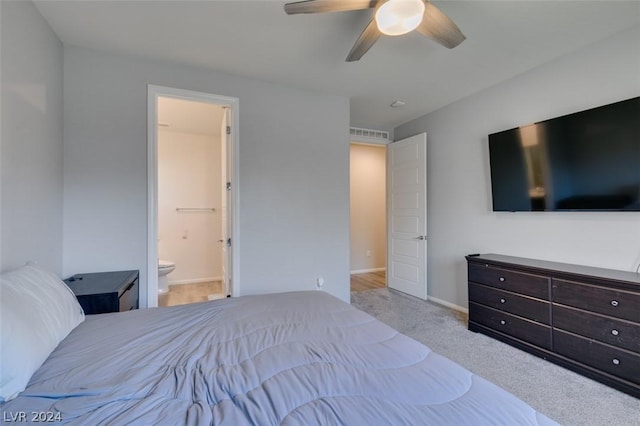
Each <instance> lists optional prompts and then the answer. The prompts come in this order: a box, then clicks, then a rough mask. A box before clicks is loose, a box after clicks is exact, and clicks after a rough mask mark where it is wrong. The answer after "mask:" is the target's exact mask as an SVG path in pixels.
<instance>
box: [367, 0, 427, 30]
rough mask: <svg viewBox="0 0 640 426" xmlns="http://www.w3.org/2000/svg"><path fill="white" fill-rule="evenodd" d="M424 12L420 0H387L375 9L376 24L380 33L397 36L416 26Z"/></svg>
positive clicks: (422, 3)
mask: <svg viewBox="0 0 640 426" xmlns="http://www.w3.org/2000/svg"><path fill="white" fill-rule="evenodd" d="M423 14H424V2H423V1H422V0H389V1H388V2H386V3H385V4H383V5H382V6H380V8H379V9H378V10H377V11H376V17H375V19H376V24H377V25H378V29H379V30H380V32H381V33H382V34H386V35H390V36H397V35H402V34H406V33H408V32H410V31H412V30H414V29H416V28H417V27H418V25H420V23H421V22H422V15H423Z"/></svg>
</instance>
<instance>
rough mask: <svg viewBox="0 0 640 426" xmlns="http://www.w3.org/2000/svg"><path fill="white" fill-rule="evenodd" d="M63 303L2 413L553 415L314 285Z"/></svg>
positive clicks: (527, 421) (142, 420)
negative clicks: (191, 299) (51, 340)
mask: <svg viewBox="0 0 640 426" xmlns="http://www.w3.org/2000/svg"><path fill="white" fill-rule="evenodd" d="M49 279H51V280H52V279H53V278H52V277H51V276H49ZM4 281H5V280H3V286H4V285H5V283H4ZM9 281H11V280H9ZM34 281H37V279H35V280H34ZM57 281H58V282H59V283H62V282H61V281H60V280H59V279H58V280H57ZM62 285H64V283H62ZM14 287H15V285H14ZM64 291H65V290H64V289H63V290H60V292H59V293H63V292H64ZM7 294H10V293H9V292H8V291H7V290H6V289H5V288H4V287H3V296H4V295H7ZM59 296H60V294H58V296H57V297H59ZM65 297H66V296H65ZM69 303H70V304H71V305H72V302H69ZM5 307H6V306H4V305H3V308H5ZM73 309H74V310H75V311H74V315H75V316H78V317H82V318H80V320H79V321H78V324H76V325H73V326H72V327H71V330H70V331H69V332H68V334H67V335H65V336H64V337H63V338H61V340H60V341H59V342H58V343H56V345H55V349H53V350H52V352H51V353H50V354H47V356H46V359H45V360H44V363H42V365H41V366H38V367H37V368H36V369H35V371H34V372H33V374H32V375H30V377H29V378H28V382H27V384H26V388H25V389H24V390H22V391H21V392H19V393H18V394H17V395H4V397H5V402H3V403H1V404H0V412H1V413H0V416H3V418H4V420H5V421H7V419H8V418H9V419H10V418H11V416H12V417H13V418H16V416H18V415H22V414H21V413H24V414H25V416H26V420H27V422H28V421H31V420H34V419H33V418H32V416H33V415H34V414H35V415H40V416H45V417H46V416H47V415H48V416H50V418H51V420H53V421H59V422H62V423H68V424H79V425H89V424H91V425H98V424H116V425H119V424H123V425H124V424H127V425H129V424H140V425H148V424H154V425H181V424H190V425H208V424H214V425H277V424H281V425H417V424H425V425H426V424H434V425H483V424H492V425H493V424H503V425H516V424H517V425H538V424H542V425H547V424H549V425H550V424H555V423H554V422H553V421H551V420H550V419H549V418H547V417H545V416H544V415H542V414H541V413H539V412H537V411H535V410H534V409H533V408H531V407H530V406H528V405H527V404H525V403H524V402H523V401H521V400H519V399H518V398H516V397H515V396H513V395H512V394H510V393H508V392H506V391H504V390H502V389H501V388H499V387H497V386H496V385H494V384H492V383H490V382H488V381H486V380H484V379H482V378H481V377H478V376H475V375H473V374H472V373H470V372H469V371H467V370H465V369H464V368H462V367H460V366H459V365H457V364H455V363H453V362H452V361H450V360H448V359H446V358H444V357H442V356H440V355H438V354H436V353H434V352H432V351H431V350H430V349H429V348H428V347H426V346H424V345H423V344H421V343H418V342H416V341H415V340H412V339H411V338H409V337H407V336H404V335H402V334H400V333H398V332H397V331H395V330H394V329H392V328H390V327H388V326H386V325H384V324H383V323H381V322H379V321H377V320H376V319H374V318H373V317H371V316H369V315H368V314H366V313H364V312H362V311H359V310H358V309H356V308H354V307H352V306H350V305H349V304H347V303H344V302H342V301H341V300H339V299H337V298H335V297H333V296H331V295H329V294H327V293H324V292H320V291H310V292H293V293H281V294H271V295H261V296H244V297H238V298H231V299H223V300H217V301H212V302H204V303H198V304H192V305H183V306H175V307H167V308H154V309H142V310H135V311H129V312H124V313H113V314H102V315H93V316H87V317H86V318H84V316H83V315H80V314H78V313H77V308H75V307H73ZM3 315H5V312H3ZM4 319H5V318H3V320H4ZM77 320H78V318H76V319H74V320H72V321H71V323H73V322H75V321H77ZM14 322H15V321H14ZM2 327H3V329H2V332H3V340H4V337H5V336H4V335H5V334H6V333H7V332H8V331H7V330H6V327H5V324H4V323H3V325H2ZM3 343H6V340H4V341H3ZM5 355H6V354H4V348H3V356H5ZM16 362H18V361H16ZM2 368H3V369H5V366H4V365H3V367H2ZM4 373H6V371H5V372H3V374H4ZM4 383H5V384H6V381H5V382H4ZM3 392H4V391H3ZM5 393H6V392H5ZM40 413H44V414H40ZM54 416H55V418H54ZM35 420H36V421H37V420H38V419H35Z"/></svg>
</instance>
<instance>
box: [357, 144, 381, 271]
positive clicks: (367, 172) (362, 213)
mask: <svg viewBox="0 0 640 426" xmlns="http://www.w3.org/2000/svg"><path fill="white" fill-rule="evenodd" d="M386 158H387V148H386V146H373V145H361V144H351V149H350V174H351V176H350V189H351V191H350V197H351V273H358V272H370V271H372V270H380V269H383V268H385V267H386V263H387V257H386V251H387V229H386V205H387V204H386Z"/></svg>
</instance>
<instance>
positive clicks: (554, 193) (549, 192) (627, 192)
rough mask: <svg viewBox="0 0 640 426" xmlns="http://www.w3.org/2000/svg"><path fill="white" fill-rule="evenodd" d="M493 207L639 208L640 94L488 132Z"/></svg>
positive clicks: (557, 208) (607, 209)
mask: <svg viewBox="0 0 640 426" xmlns="http://www.w3.org/2000/svg"><path fill="white" fill-rule="evenodd" d="M489 157H490V167H491V190H492V198H493V210H494V211H636V212H637V211H640V97H637V98H632V99H628V100H625V101H621V102H616V103H613V104H610V105H605V106H601V107H598V108H593V109H589V110H585V111H581V112H576V113H574V114H569V115H565V116H562V117H557V118H553V119H551V120H546V121H542V122H539V123H535V124H531V125H528V126H523V127H518V128H515V129H510V130H505V131H502V132H498V133H493V134H491V135H489Z"/></svg>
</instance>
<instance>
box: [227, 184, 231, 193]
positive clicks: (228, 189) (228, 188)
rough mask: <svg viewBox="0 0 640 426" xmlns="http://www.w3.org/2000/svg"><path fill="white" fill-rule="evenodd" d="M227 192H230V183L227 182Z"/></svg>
mask: <svg viewBox="0 0 640 426" xmlns="http://www.w3.org/2000/svg"><path fill="white" fill-rule="evenodd" d="M227 191H231V182H227Z"/></svg>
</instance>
